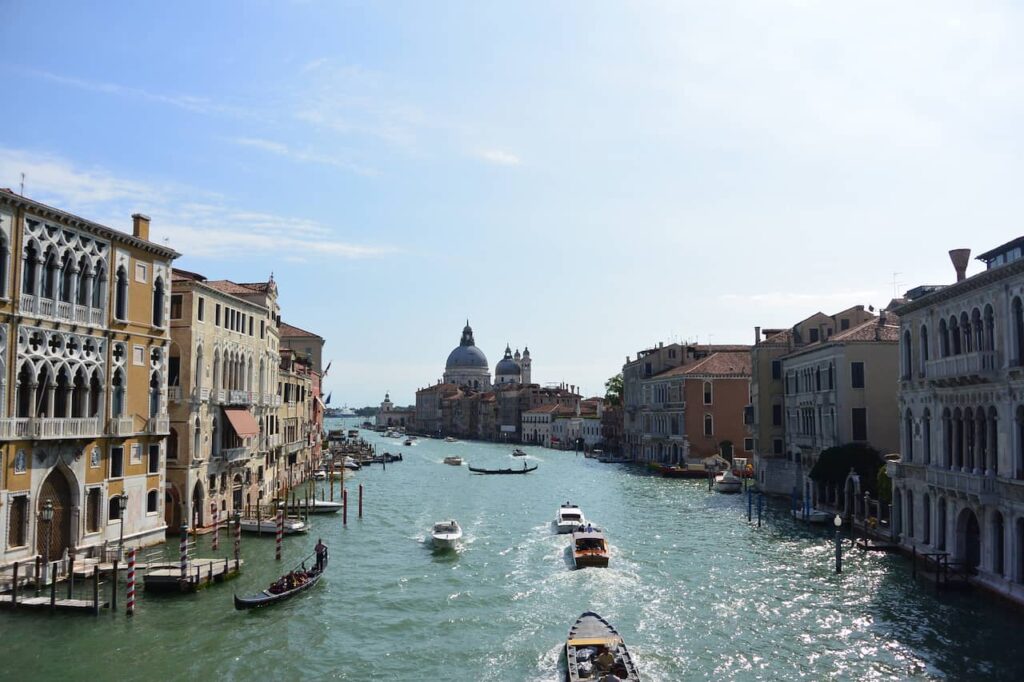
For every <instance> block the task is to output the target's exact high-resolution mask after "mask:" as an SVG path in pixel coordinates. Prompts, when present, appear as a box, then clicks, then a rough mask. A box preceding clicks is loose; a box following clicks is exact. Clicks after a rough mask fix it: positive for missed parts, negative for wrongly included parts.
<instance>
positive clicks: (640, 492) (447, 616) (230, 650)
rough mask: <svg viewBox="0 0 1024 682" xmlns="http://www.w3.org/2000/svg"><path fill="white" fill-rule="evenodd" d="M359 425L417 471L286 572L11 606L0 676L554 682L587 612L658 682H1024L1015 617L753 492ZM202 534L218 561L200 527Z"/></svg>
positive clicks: (267, 562)
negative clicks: (448, 539)
mask: <svg viewBox="0 0 1024 682" xmlns="http://www.w3.org/2000/svg"><path fill="white" fill-rule="evenodd" d="M329 421H330V420H329ZM339 425H340V422H335V423H334V424H333V426H335V427H336V426H339ZM346 425H347V424H346ZM363 433H364V434H366V437H367V438H368V439H370V440H372V441H373V442H375V443H377V447H378V452H380V451H384V450H390V451H401V452H402V453H403V455H404V456H405V461H403V462H399V463H395V464H391V465H388V467H387V469H386V470H383V469H382V468H381V467H380V466H374V467H373V468H371V469H364V470H363V471H361V472H358V473H356V474H354V475H353V477H352V478H351V479H349V480H348V481H347V482H346V485H347V486H348V488H349V491H350V492H349V500H350V503H351V509H350V512H351V513H350V515H349V519H348V527H347V528H343V527H342V518H341V515H340V514H339V515H337V516H335V515H330V516H319V517H315V518H313V519H312V523H313V525H314V532H313V533H312V534H311V535H310V536H308V537H301V538H296V537H292V538H288V539H287V540H286V543H285V553H286V556H285V560H284V561H282V562H280V563H276V562H275V561H274V560H273V552H274V542H273V539H272V538H262V539H260V538H255V537H252V536H244V537H243V541H242V554H243V558H244V559H245V561H246V564H245V567H244V571H243V575H242V576H241V577H240V578H238V579H237V580H235V581H232V582H230V583H227V584H225V585H218V586H215V587H213V588H211V589H209V590H206V591H204V592H202V593H200V594H197V595H193V596H184V597H182V596H176V597H156V596H152V595H148V594H144V595H142V597H141V600H140V603H139V607H138V610H137V612H136V615H135V617H134V618H133V619H129V618H127V617H125V616H124V615H123V613H117V614H111V613H104V614H103V615H101V616H100V617H99V618H98V619H95V618H93V617H91V616H82V615H74V614H70V615H54V616H48V615H45V614H25V613H22V614H10V613H0V642H2V643H3V648H4V656H3V659H2V662H0V670H2V673H0V676H2V677H4V678H6V679H90V678H91V679H111V678H115V677H116V678H118V679H123V680H155V679H196V678H199V679H238V680H248V679H286V680H294V679H299V678H304V679H341V680H416V681H419V680H458V681H462V680H466V681H470V680H474V681H475V680H493V681H500V682H517V681H525V680H556V679H562V676H563V675H564V673H563V672H562V669H561V667H560V654H561V647H562V644H563V643H564V640H565V637H566V633H567V630H568V628H569V626H570V625H571V624H572V622H573V621H574V620H575V619H576V617H577V616H578V615H579V614H580V613H581V612H583V611H586V610H594V611H597V612H598V613H600V614H602V615H603V616H605V617H606V618H608V619H609V620H610V621H611V622H612V623H613V624H614V625H616V626H617V627H618V629H619V631H620V632H621V633H622V635H623V636H624V637H625V640H626V642H627V644H628V645H629V646H630V648H631V650H632V651H633V654H634V657H635V658H636V660H637V663H638V665H639V668H640V671H641V673H642V675H643V679H645V680H661V681H670V680H691V679H715V680H718V679H737V680H748V679H749V680H754V679H795V678H798V677H803V678H807V679H813V680H819V679H865V678H884V679H907V678H920V679H926V678H949V679H1007V680H1020V679H1024V659H1022V657H1021V656H1020V651H1021V644H1024V634H1022V633H1024V629H1022V628H1021V623H1022V619H1021V616H1020V615H1019V614H1018V613H1017V612H1015V611H1013V610H1011V609H1010V608H1008V607H1006V606H1005V605H1003V604H1001V603H999V602H996V601H994V600H992V599H991V598H987V597H984V596H981V595H974V596H970V595H967V596H962V595H955V594H949V595H942V596H939V597H936V596H935V595H934V594H933V592H932V591H931V590H930V589H927V588H926V587H925V586H924V585H923V584H915V583H914V582H913V581H912V579H911V575H910V569H909V565H908V563H907V562H906V560H904V559H901V558H899V557H893V556H885V555H876V554H866V555H865V554H861V553H859V552H849V553H848V554H847V555H846V557H845V561H844V572H843V573H842V574H841V575H836V574H835V572H834V564H833V549H832V544H831V542H830V541H829V538H828V537H826V535H825V531H821V530H816V529H808V528H806V527H802V526H800V525H798V524H796V523H794V522H793V521H792V520H791V519H790V518H789V517H788V514H787V508H786V506H785V504H784V503H771V504H769V505H768V506H767V509H766V511H765V517H764V523H763V525H762V527H761V528H757V524H756V521H755V523H753V524H749V523H747V520H746V501H745V499H744V498H742V497H739V496H726V495H720V494H717V493H709V492H708V491H707V486H706V484H704V483H702V482H700V481H679V480H667V479H662V478H658V477H653V476H650V475H647V474H646V472H644V471H643V470H640V469H638V468H635V467H628V466H621V465H602V464H599V463H597V462H595V461H593V460H589V459H585V458H583V457H577V456H575V455H574V453H572V452H559V451H553V450H545V449H542V448H532V447H527V448H525V449H526V450H527V452H528V453H529V457H528V459H527V461H528V462H529V463H530V464H538V465H539V469H538V470H537V471H536V472H534V473H531V474H529V475H526V476H474V475H471V474H470V473H469V471H468V470H467V469H466V467H465V466H463V467H452V466H447V465H445V464H443V463H442V459H443V458H444V457H445V456H446V455H460V456H462V457H463V458H464V459H466V460H467V461H468V462H471V463H473V464H476V465H482V466H486V467H498V466H521V461H522V460H521V459H519V458H515V459H514V458H512V457H511V456H510V450H511V448H510V447H504V446H501V445H491V444H480V443H470V442H460V443H445V442H443V441H438V440H428V439H421V440H419V441H417V443H416V444H415V445H413V446H409V447H403V446H402V444H401V442H398V441H394V440H385V439H383V438H381V437H379V436H377V435H375V434H371V433H369V432H365V431H364V432H363ZM359 483H362V484H363V485H364V487H365V496H366V497H365V510H364V518H363V519H362V520H359V519H358V518H356V513H355V499H356V489H357V486H358V484H359ZM566 500H572V501H573V502H576V503H578V504H579V505H580V506H581V507H582V508H583V510H584V512H585V513H586V514H587V516H588V517H589V518H591V519H592V520H593V522H594V523H595V525H599V526H601V527H602V528H604V529H605V530H606V532H607V534H608V536H609V538H610V540H611V544H612V554H611V564H610V566H609V568H607V569H585V570H580V571H574V570H572V569H571V559H570V556H569V554H568V551H567V547H568V539H567V537H566V536H559V535H556V534H554V532H553V529H552V525H551V521H552V519H553V518H554V516H555V513H556V510H557V508H558V505H559V504H560V503H561V502H565V501H566ZM448 518H455V519H457V520H458V521H459V522H460V523H461V524H462V526H463V528H464V530H465V538H464V542H463V544H462V547H461V549H459V551H458V552H455V553H438V552H435V551H433V550H432V548H431V546H430V540H429V529H430V526H431V524H432V523H433V522H434V521H438V520H444V519H448ZM318 536H320V537H323V538H324V541H325V542H326V543H327V544H328V545H329V546H330V549H331V564H330V568H329V570H328V574H327V576H326V577H325V578H324V580H323V581H321V583H320V585H318V586H317V587H316V588H314V589H313V590H311V591H310V592H308V593H306V594H303V595H301V596H299V597H297V598H295V599H293V600H291V601H289V602H287V603H283V604H281V605H278V606H275V607H273V608H270V609H263V610H257V611H251V612H236V611H234V610H233V608H232V598H231V595H232V593H233V592H234V591H238V592H239V593H252V592H256V591H258V590H260V589H262V588H263V587H265V586H266V584H267V583H268V582H269V581H270V580H271V579H273V578H275V577H276V576H277V575H278V574H279V573H281V572H283V570H284V569H286V568H288V567H290V566H291V565H292V563H293V562H296V561H298V560H300V559H301V558H302V557H303V556H305V555H306V554H308V553H309V552H310V551H311V550H312V547H313V545H314V544H315V542H316V538H317V537H318ZM222 539H223V538H222ZM199 542H200V550H201V551H200V553H201V554H202V555H203V556H210V555H211V554H212V552H211V551H210V544H209V543H210V540H209V536H207V537H201V538H200V541H199ZM176 544H177V543H176V540H174V541H172V542H171V543H169V544H168V548H167V551H168V553H169V554H173V553H174V552H175V551H176V550H175V548H176ZM222 548H228V551H230V543H229V542H222ZM222 554H223V552H222ZM122 588H123V586H122ZM123 603H124V602H123V591H122V594H121V600H120V606H121V607H122V608H123Z"/></svg>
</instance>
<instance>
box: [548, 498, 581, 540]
mask: <svg viewBox="0 0 1024 682" xmlns="http://www.w3.org/2000/svg"><path fill="white" fill-rule="evenodd" d="M585 525H587V519H586V517H584V516H583V511H582V510H581V509H580V508H579V507H577V506H576V505H575V504H571V503H569V502H566V503H565V504H563V505H562V506H561V507H559V508H558V514H557V515H556V516H555V527H556V528H557V529H558V532H559V533H571V532H573V531H574V530H576V529H577V528H579V527H580V526H585Z"/></svg>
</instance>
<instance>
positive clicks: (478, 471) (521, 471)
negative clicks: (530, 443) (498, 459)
mask: <svg viewBox="0 0 1024 682" xmlns="http://www.w3.org/2000/svg"><path fill="white" fill-rule="evenodd" d="M537 466H538V465H536V464H534V465H533V466H532V467H528V466H526V463H525V462H524V463H523V468H522V469H478V468H476V467H469V470H470V471H471V472H473V473H474V474H528V473H530V472H531V471H536V470H537Z"/></svg>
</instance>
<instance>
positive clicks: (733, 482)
mask: <svg viewBox="0 0 1024 682" xmlns="http://www.w3.org/2000/svg"><path fill="white" fill-rule="evenodd" d="M742 487H743V479H742V478H740V477H739V476H737V475H735V474H734V473H732V471H730V470H728V469H726V470H725V471H723V472H722V473H720V474H718V477H717V478H715V490H717V491H718V492H720V493H726V494H731V493H738V492H740V489H741V488H742Z"/></svg>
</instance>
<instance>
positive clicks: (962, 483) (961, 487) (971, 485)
mask: <svg viewBox="0 0 1024 682" xmlns="http://www.w3.org/2000/svg"><path fill="white" fill-rule="evenodd" d="M925 480H926V482H927V483H928V485H931V486H935V487H936V488H940V489H942V490H943V491H947V492H953V493H956V494H957V495H958V496H959V497H962V498H967V499H974V500H977V501H978V502H979V503H981V504H993V503H995V501H996V479H995V478H994V477H992V476H984V475H982V474H972V473H967V472H964V471H946V470H943V469H936V468H934V467H928V470H927V473H926V474H925Z"/></svg>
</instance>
